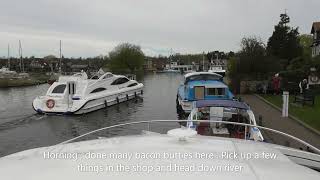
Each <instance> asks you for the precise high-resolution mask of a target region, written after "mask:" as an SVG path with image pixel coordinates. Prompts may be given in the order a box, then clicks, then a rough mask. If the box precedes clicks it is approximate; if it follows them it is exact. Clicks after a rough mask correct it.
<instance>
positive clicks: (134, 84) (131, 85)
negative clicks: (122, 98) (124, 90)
mask: <svg viewBox="0 0 320 180" xmlns="http://www.w3.org/2000/svg"><path fill="white" fill-rule="evenodd" d="M136 85H138V83H133V84H130V85H128V86H127V87H133V86H136Z"/></svg>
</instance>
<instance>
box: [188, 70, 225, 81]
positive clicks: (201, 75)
mask: <svg viewBox="0 0 320 180" xmlns="http://www.w3.org/2000/svg"><path fill="white" fill-rule="evenodd" d="M184 78H185V83H187V82H189V81H197V80H217V81H222V80H223V76H221V75H220V74H217V73H212V72H192V73H188V74H186V75H185V76H184Z"/></svg>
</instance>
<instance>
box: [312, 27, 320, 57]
mask: <svg viewBox="0 0 320 180" xmlns="http://www.w3.org/2000/svg"><path fill="white" fill-rule="evenodd" d="M311 34H313V43H312V46H311V48H312V57H315V56H318V55H320V22H314V23H313V24H312V28H311Z"/></svg>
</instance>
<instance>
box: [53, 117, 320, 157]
mask: <svg viewBox="0 0 320 180" xmlns="http://www.w3.org/2000/svg"><path fill="white" fill-rule="evenodd" d="M158 122H167V123H168V122H178V123H188V122H199V123H220V124H230V125H238V126H244V127H245V129H247V127H256V128H258V129H259V130H261V129H262V130H265V131H269V132H272V133H275V134H278V135H282V136H285V137H287V138H290V139H292V140H295V141H297V142H299V143H301V144H302V145H304V146H306V147H307V149H308V150H309V151H310V152H314V153H317V154H320V149H318V148H317V147H315V146H313V145H311V144H309V143H307V142H305V141H303V140H301V139H299V138H297V137H295V136H293V135H290V134H287V133H284V132H281V131H279V130H275V129H272V128H267V127H263V126H259V125H253V124H246V123H238V122H230V121H212V120H150V121H136V122H128V123H121V124H116V125H112V126H107V127H103V128H99V129H96V130H93V131H90V132H87V133H85V134H82V135H79V136H77V137H75V138H72V139H69V140H67V141H64V142H61V143H59V144H66V143H70V142H73V141H75V140H78V139H80V138H83V137H85V136H88V135H91V134H94V133H97V132H101V131H104V130H109V129H112V128H118V127H123V126H129V125H137V124H146V125H147V126H146V130H147V131H151V124H152V123H158ZM244 140H248V139H247V137H246V136H244Z"/></svg>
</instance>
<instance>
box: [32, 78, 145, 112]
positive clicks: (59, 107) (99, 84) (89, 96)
mask: <svg viewBox="0 0 320 180" xmlns="http://www.w3.org/2000/svg"><path fill="white" fill-rule="evenodd" d="M142 88H143V84H142V83H138V82H137V81H135V80H133V79H129V78H127V77H126V76H123V75H114V74H112V73H110V72H107V73H104V74H102V75H95V76H93V77H92V78H91V79H88V76H87V74H86V73H85V72H81V73H77V74H75V75H73V76H60V77H59V80H58V81H57V82H54V83H53V84H52V85H51V86H50V88H49V89H48V91H47V94H46V95H45V96H39V97H37V98H35V99H34V101H33V103H32V106H33V108H34V110H35V111H36V112H38V113H40V114H50V113H55V114H83V113H88V112H91V111H95V110H98V109H101V108H104V107H107V106H111V105H114V104H117V103H120V102H123V101H127V100H129V99H133V98H135V97H137V96H140V95H142V93H143V91H142Z"/></svg>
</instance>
